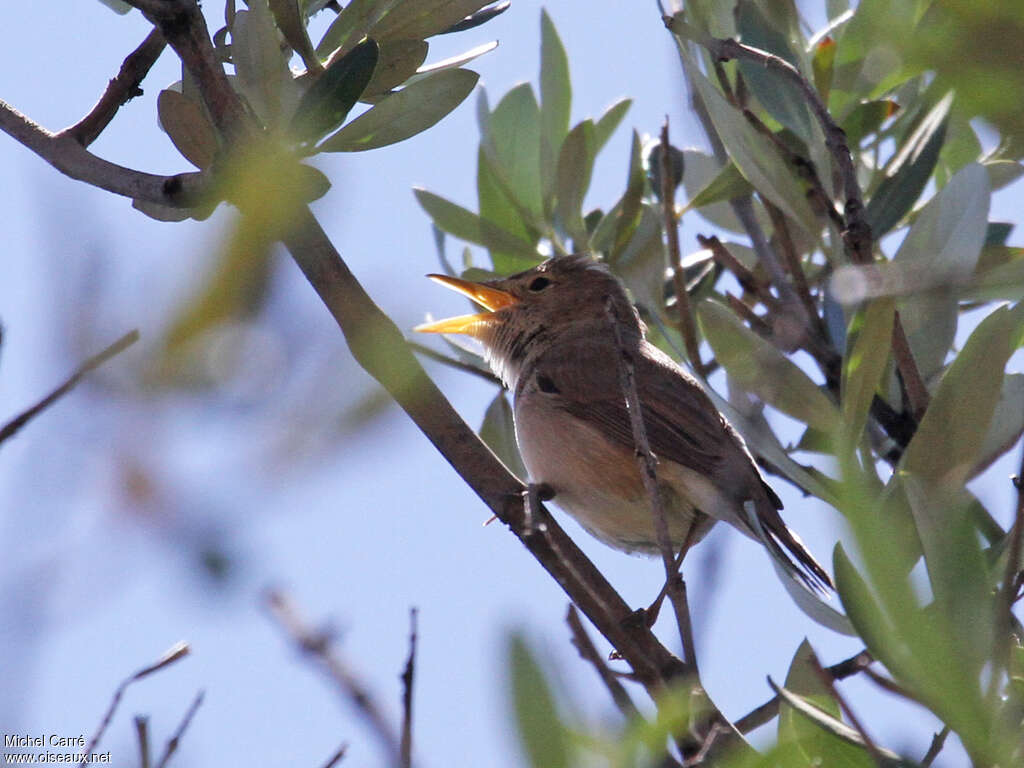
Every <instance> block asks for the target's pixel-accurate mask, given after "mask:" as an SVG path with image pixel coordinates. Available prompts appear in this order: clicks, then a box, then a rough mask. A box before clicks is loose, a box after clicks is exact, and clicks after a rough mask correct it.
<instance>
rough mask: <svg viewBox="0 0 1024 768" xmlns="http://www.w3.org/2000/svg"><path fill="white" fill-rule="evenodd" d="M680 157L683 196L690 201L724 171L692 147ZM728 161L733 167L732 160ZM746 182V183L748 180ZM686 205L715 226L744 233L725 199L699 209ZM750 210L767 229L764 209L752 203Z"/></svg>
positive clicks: (719, 165)
mask: <svg viewBox="0 0 1024 768" xmlns="http://www.w3.org/2000/svg"><path fill="white" fill-rule="evenodd" d="M683 160H684V162H685V165H686V173H685V174H683V188H684V189H685V190H686V196H687V198H688V199H690V200H693V198H695V197H697V196H698V195H700V193H701V192H702V191H703V190H704V188H705V187H707V186H708V185H709V184H711V182H712V181H714V180H715V179H716V178H717V177H719V176H721V175H722V173H724V172H725V168H726V166H723V165H722V164H721V163H719V162H718V160H716V159H715V158H714V157H712V156H711V155H709V154H707V153H706V152H701V151H699V150H695V149H684V150H683ZM729 162H730V164H731V165H733V167H735V163H732V161H729ZM737 170H738V169H737ZM741 175H742V174H741ZM747 183H748V184H749V182H747ZM690 207H691V209H692V210H696V211H697V213H699V214H700V215H701V216H702V217H703V218H705V219H706V220H707V221H709V222H710V223H712V224H714V225H715V226H716V227H721V228H722V229H725V230H728V231H729V232H738V233H741V234H744V235H745V234H746V229H744V227H743V225H742V224H741V223H740V220H739V219H738V218H736V214H735V213H734V212H733V210H732V206H730V205H729V203H728V202H725V201H723V202H718V203H714V202H713V203H709V204H708V205H704V206H701V207H699V208H697V207H693V206H690ZM754 210H755V212H756V213H757V214H758V220H759V221H760V222H761V224H762V226H764V227H765V228H766V229H767V228H770V227H771V222H770V221H769V220H768V217H767V214H765V213H764V210H763V209H762V208H761V207H760V206H759V205H758V204H757V203H755V204H754Z"/></svg>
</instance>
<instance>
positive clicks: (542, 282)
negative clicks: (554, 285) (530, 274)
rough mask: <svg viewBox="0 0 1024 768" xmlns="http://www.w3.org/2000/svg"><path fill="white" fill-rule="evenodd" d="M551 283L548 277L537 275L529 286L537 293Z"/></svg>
mask: <svg viewBox="0 0 1024 768" xmlns="http://www.w3.org/2000/svg"><path fill="white" fill-rule="evenodd" d="M549 285H551V281H550V280H548V279H547V278H546V277H535V278H533V282H532V283H530V285H529V288H530V290H531V291H536V292H537V293H539V292H541V291H543V290H544V289H545V288H547V287H548V286H549Z"/></svg>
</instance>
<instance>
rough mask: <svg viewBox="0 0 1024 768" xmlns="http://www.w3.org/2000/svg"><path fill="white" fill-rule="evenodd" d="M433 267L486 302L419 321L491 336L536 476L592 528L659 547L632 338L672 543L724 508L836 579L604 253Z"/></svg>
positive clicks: (781, 550)
mask: <svg viewBox="0 0 1024 768" xmlns="http://www.w3.org/2000/svg"><path fill="white" fill-rule="evenodd" d="M429 277H430V278H432V279H433V280H436V281H437V282H439V283H441V284H443V285H445V286H447V287H449V288H452V289H454V290H456V291H458V292H459V293H461V294H464V295H465V296H468V297H469V298H470V299H472V300H473V301H474V302H476V303H477V304H479V305H480V306H482V307H483V308H484V309H485V310H486V311H485V312H481V313H479V314H474V315H464V316H461V317H454V318H449V319H447V320H440V321H437V322H432V323H426V324H424V325H420V326H418V327H417V328H416V329H415V330H417V331H420V332H424V333H461V334H466V335H469V336H471V337H473V338H475V339H478V340H479V341H480V342H481V343H482V344H483V347H484V350H485V357H486V359H487V362H488V364H489V365H490V367H491V369H492V370H493V371H494V373H495V374H496V375H497V376H499V377H500V378H501V380H502V382H504V384H505V386H506V387H508V389H509V390H511V391H512V392H513V395H514V406H513V411H514V417H515V433H516V442H517V443H518V445H519V452H520V454H521V455H522V458H523V463H524V464H525V465H526V469H527V471H528V472H529V474H530V480H531V481H532V482H533V483H538V484H540V483H542V484H544V485H545V486H547V487H548V488H550V489H551V490H552V491H553V492H554V501H555V503H556V504H558V506H560V507H561V508H562V509H564V510H565V511H567V512H568V513H569V514H571V515H572V516H573V517H575V518H576V520H578V521H579V522H580V524H581V525H582V526H583V527H584V528H585V529H586V530H588V531H589V532H590V533H592V534H593V535H594V536H596V537H597V538H598V539H600V540H601V541H603V542H605V543H607V544H609V545H611V546H612V547H615V548H617V549H621V550H625V551H627V552H645V553H654V552H657V551H658V544H657V538H656V535H655V530H654V521H653V516H652V512H651V504H650V499H649V497H648V494H647V492H646V490H645V486H644V483H643V478H642V476H641V474H640V470H639V467H638V466H637V462H636V451H637V447H636V443H635V440H634V433H633V429H632V427H631V423H630V417H629V412H628V410H627V405H626V396H625V393H624V391H623V386H622V382H621V378H620V375H619V360H620V357H621V355H622V354H623V352H625V353H626V354H628V355H629V356H630V357H631V358H632V360H633V366H634V371H635V382H636V389H637V394H638V397H639V401H640V411H641V413H642V415H643V424H644V427H645V431H646V433H647V438H648V442H649V443H650V448H651V451H652V453H654V455H655V456H656V457H657V460H658V463H657V478H658V493H659V496H660V500H661V506H662V508H663V509H664V510H665V517H666V518H667V523H668V529H669V535H670V538H671V540H672V543H673V545H674V546H676V547H680V546H682V544H683V542H684V540H685V539H686V538H687V536H688V535H690V537H691V541H692V542H694V543H695V542H696V541H699V540H700V539H701V538H702V537H703V536H704V535H705V534H707V532H708V531H709V530H710V528H711V527H712V526H713V525H714V523H715V522H716V521H718V520H723V521H725V522H727V523H729V524H731V525H732V526H734V527H735V528H737V529H738V530H740V531H742V532H743V533H745V534H746V535H748V536H750V537H751V538H754V539H755V540H757V541H760V542H761V543H763V544H764V546H765V548H766V549H767V550H768V552H769V553H770V554H771V555H772V557H773V558H774V559H775V561H776V562H777V563H778V565H780V566H781V567H782V569H783V570H784V571H785V572H786V573H787V574H789V575H790V576H792V577H794V578H795V579H797V580H799V581H800V582H801V583H803V584H804V585H806V586H807V587H809V588H810V589H812V590H816V591H818V592H821V591H824V590H825V589H826V588H831V587H832V581H831V579H830V578H829V575H828V573H826V571H825V570H824V569H823V568H822V567H821V565H819V564H818V562H817V561H816V560H815V559H814V557H813V556H812V555H811V553H810V552H808V551H807V549H806V547H805V546H804V545H803V543H802V542H801V541H800V539H799V538H798V537H797V535H796V534H795V533H793V532H792V531H791V530H790V529H789V528H788V527H786V524H785V523H784V522H783V520H782V518H781V517H780V515H779V510H780V509H781V508H782V502H781V501H780V500H779V497H778V496H776V495H775V492H774V491H773V490H772V489H771V488H770V487H769V486H768V484H767V483H766V482H765V480H764V477H763V476H762V475H761V472H760V471H759V469H758V467H757V465H756V464H755V463H754V459H753V457H752V456H751V455H750V451H748V450H747V446H746V444H745V443H744V441H743V438H742V437H740V435H739V434H738V433H737V432H736V430H735V429H733V427H732V425H731V424H729V422H728V421H727V420H726V419H725V417H724V416H723V415H722V414H721V413H720V412H719V411H718V409H717V408H715V406H714V404H713V403H712V402H711V399H710V398H709V397H708V395H707V393H705V391H704V390H703V389H702V388H701V385H700V384H699V383H698V382H697V380H696V379H694V378H693V377H692V376H691V375H690V374H689V373H687V372H686V371H684V370H683V369H682V368H680V367H679V366H678V365H677V364H676V363H675V361H673V360H672V358H670V357H669V356H668V355H666V354H665V353H663V352H662V351H661V350H660V349H658V348H657V347H655V346H654V345H653V344H651V343H650V342H648V341H647V339H646V338H645V333H646V327H645V326H644V323H643V321H641V319H640V316H639V314H638V313H637V311H636V309H635V308H634V306H633V304H632V303H631V302H630V300H629V297H628V295H627V293H626V289H625V287H624V286H623V284H622V283H621V282H620V281H619V280H618V278H616V277H615V276H614V275H613V274H612V273H611V272H610V271H609V270H608V268H607V267H606V266H605V265H603V264H601V263H599V262H597V261H595V260H593V259H592V258H591V257H589V256H586V255H573V256H556V257H554V258H551V259H548V260H547V261H545V262H543V263H541V264H539V265H538V266H536V267H534V268H533V269H528V270H526V271H525V272H520V273H519V274H516V275H512V276H511V277H507V278H504V279H500V280H488V281H486V282H470V281H468V280H462V279H459V278H454V277H448V276H446V275H429ZM612 322H615V323H616V324H617V328H618V332H617V333H616V330H615V327H613V326H612ZM695 511H698V512H700V513H703V514H696V515H695ZM691 525H695V526H696V527H695V528H694V530H693V531H692V532H691V530H690V528H691Z"/></svg>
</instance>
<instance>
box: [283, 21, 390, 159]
mask: <svg viewBox="0 0 1024 768" xmlns="http://www.w3.org/2000/svg"><path fill="white" fill-rule="evenodd" d="M379 55H380V48H379V47H378V45H377V43H376V41H374V40H364V41H363V42H362V43H360V44H359V45H357V46H356V47H355V48H353V49H352V50H351V51H349V52H348V53H346V54H345V55H344V56H342V57H341V58H339V59H337V60H335V61H334V62H333V63H332V64H331V65H330V66H329V67H328V68H327V69H325V70H324V71H323V73H321V74H320V76H319V77H317V79H316V80H314V81H313V84H312V85H311V86H310V87H309V88H308V89H307V91H306V92H305V93H304V94H303V95H302V98H301V99H300V100H299V105H298V107H296V109H295V114H294V115H292V122H291V125H290V126H289V129H288V130H289V133H290V134H291V136H292V138H294V139H295V140H296V141H298V142H300V143H312V142H316V141H317V140H319V139H320V137H321V136H324V135H325V134H327V133H329V132H330V131H333V130H334V129H335V128H337V127H338V126H339V125H341V124H342V123H343V122H345V118H346V117H348V113H349V112H350V111H351V110H352V107H353V106H355V103H356V102H357V101H358V100H359V97H360V96H361V95H362V94H363V91H365V90H366V86H367V84H368V83H369V82H370V81H371V79H372V78H373V74H374V69H375V67H376V66H377V61H378V58H379Z"/></svg>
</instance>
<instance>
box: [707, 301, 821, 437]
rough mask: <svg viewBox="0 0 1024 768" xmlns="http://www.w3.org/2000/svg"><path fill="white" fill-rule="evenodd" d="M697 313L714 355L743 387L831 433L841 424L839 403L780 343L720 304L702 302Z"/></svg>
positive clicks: (797, 417) (779, 408) (815, 426)
mask: <svg viewBox="0 0 1024 768" xmlns="http://www.w3.org/2000/svg"><path fill="white" fill-rule="evenodd" d="M697 314H698V317H699V318H700V325H701V330H702V331H703V333H704V337H705V338H706V339H707V341H708V343H709V344H710V345H711V348H712V349H713V350H714V352H715V359H717V360H718V362H719V363H721V365H722V366H723V367H724V368H725V370H726V371H727V372H728V373H729V375H730V376H731V377H733V378H734V379H735V380H736V382H737V383H738V384H739V385H740V386H741V387H743V388H744V389H746V390H747V391H749V392H753V393H754V394H756V395H757V396H758V397H759V398H761V399H762V400H763V401H764V402H766V403H768V404H769V405H771V406H773V407H775V408H777V409H778V410H780V411H782V412H783V413H785V414H787V415H789V416H792V417H793V418H794V419H797V420H799V421H801V422H803V423H805V424H807V425H809V426H813V427H814V428H815V429H819V430H823V431H828V432H831V431H833V430H834V429H835V428H836V426H837V424H838V421H839V418H838V417H839V413H838V411H837V410H836V407H835V405H833V404H832V402H831V401H830V400H829V399H828V398H827V397H826V396H825V395H824V394H823V393H822V391H821V389H819V388H818V385H817V384H815V383H814V382H813V381H811V380H810V379H809V378H808V377H807V374H806V373H804V372H803V371H802V370H801V369H800V368H799V367H798V366H797V365H796V364H795V363H793V362H792V361H791V360H789V358H787V357H786V356H785V355H783V354H782V353H781V352H779V350H778V349H776V347H775V346H773V345H772V344H771V343H770V342H768V341H765V340H764V339H762V338H761V337H760V336H758V335H757V334H756V333H754V332H753V331H751V330H750V329H749V328H747V327H746V326H745V325H743V323H742V322H740V320H739V318H737V317H736V315H734V314H733V313H732V312H731V311H729V310H728V309H727V308H726V307H724V306H722V305H721V304H719V303H717V302H713V301H703V302H701V304H700V306H699V307H698V310H697Z"/></svg>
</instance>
